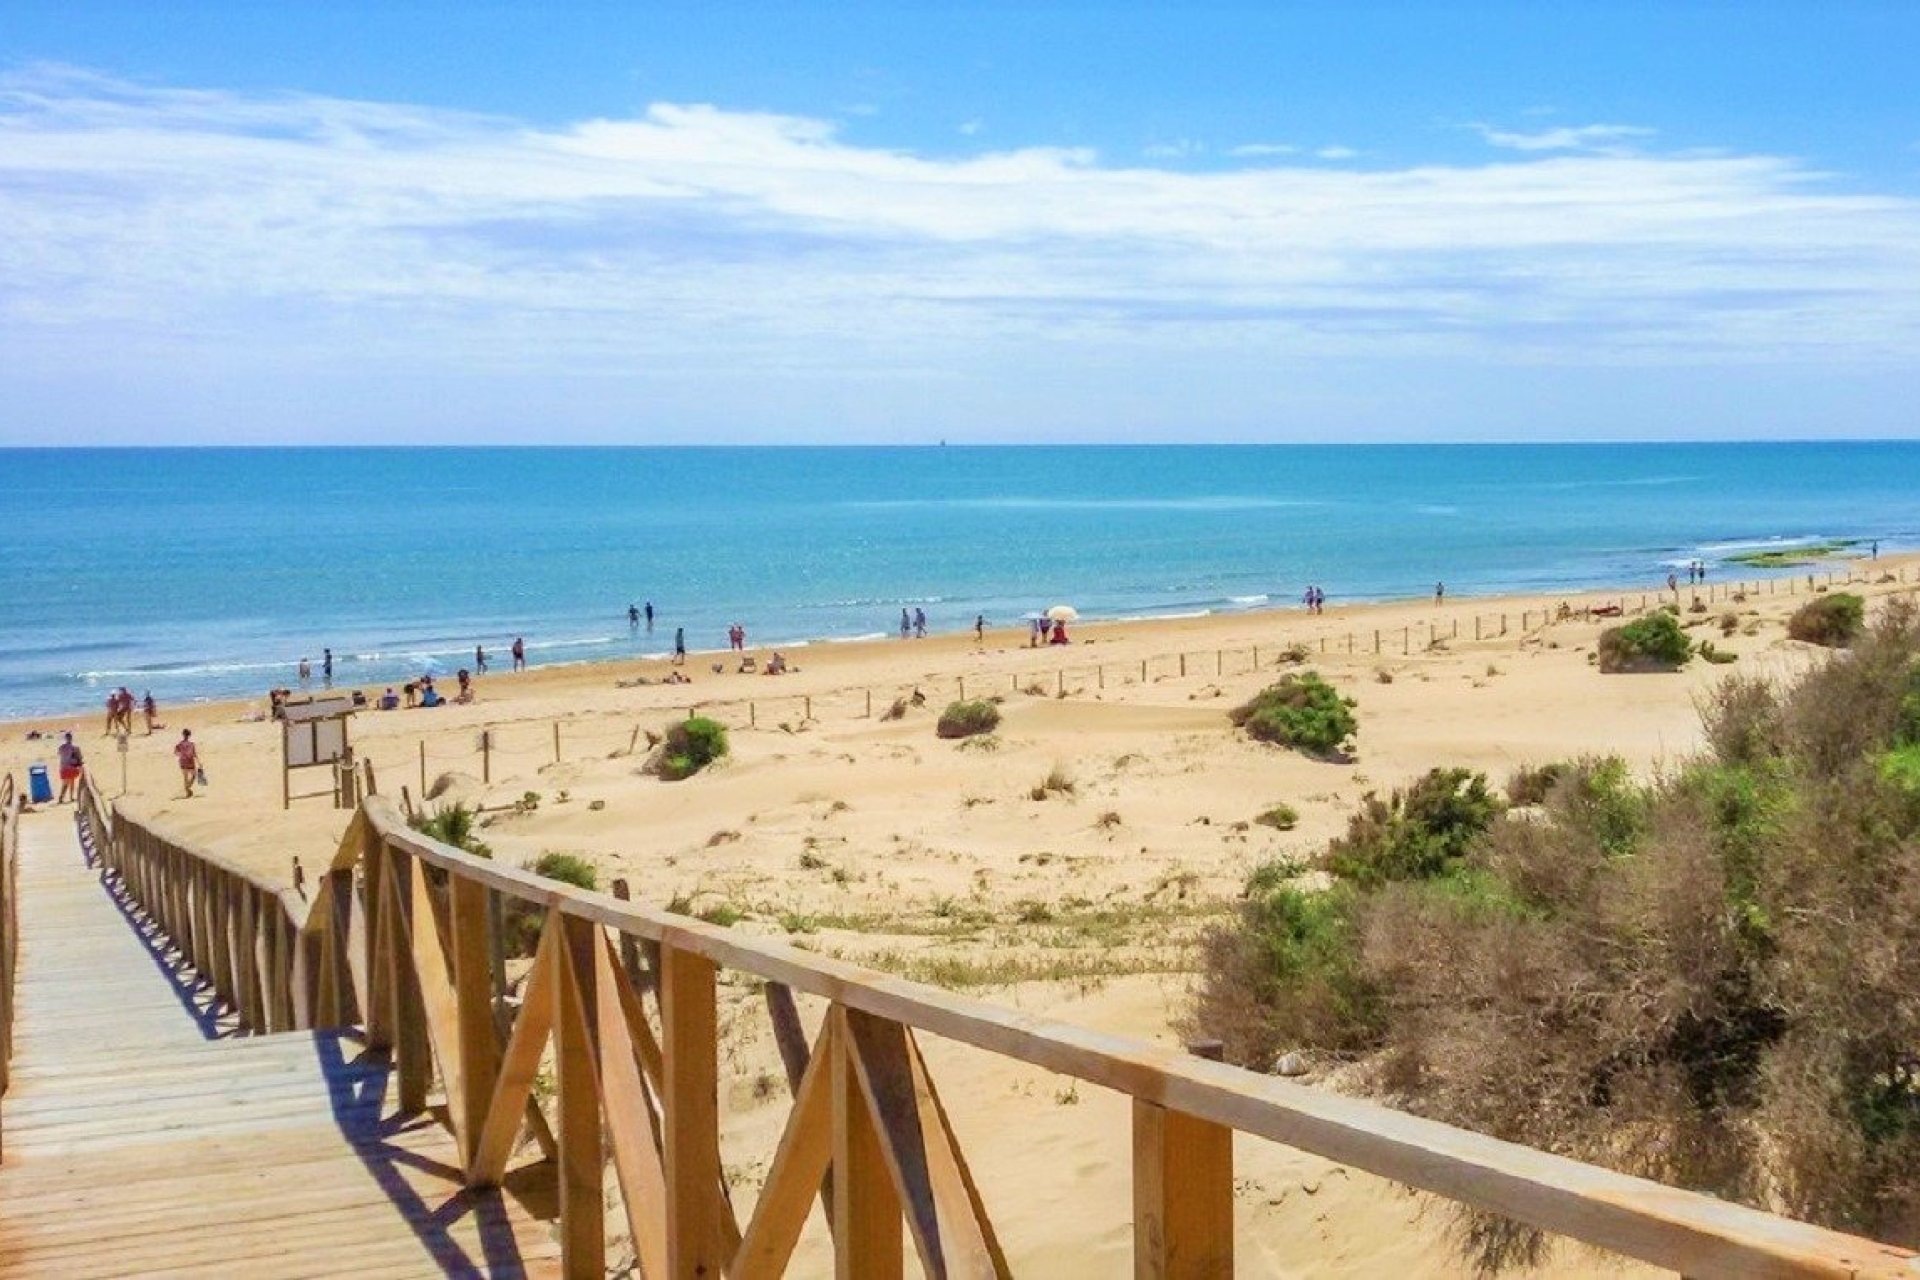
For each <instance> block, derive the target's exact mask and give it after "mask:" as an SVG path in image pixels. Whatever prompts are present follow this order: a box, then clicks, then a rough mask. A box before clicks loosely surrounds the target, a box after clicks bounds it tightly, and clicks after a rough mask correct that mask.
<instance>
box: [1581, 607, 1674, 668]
mask: <svg viewBox="0 0 1920 1280" xmlns="http://www.w3.org/2000/svg"><path fill="white" fill-rule="evenodd" d="M1599 653H1600V669H1601V670H1602V671H1672V670H1674V669H1675V668H1677V667H1683V666H1685V665H1686V662H1687V659H1688V658H1690V657H1692V656H1693V642H1692V641H1691V640H1689V639H1687V633H1686V632H1685V631H1683V630H1681V628H1680V619H1679V618H1677V617H1676V616H1674V615H1673V614H1672V613H1669V612H1668V611H1667V610H1665V609H1659V610H1656V611H1654V612H1653V613H1650V614H1648V615H1647V616H1646V617H1644V618H1635V619H1634V620H1633V621H1632V622H1629V623H1626V624H1625V625H1623V626H1618V627H1608V628H1607V629H1606V630H1605V631H1602V632H1601V633H1600V649H1599Z"/></svg>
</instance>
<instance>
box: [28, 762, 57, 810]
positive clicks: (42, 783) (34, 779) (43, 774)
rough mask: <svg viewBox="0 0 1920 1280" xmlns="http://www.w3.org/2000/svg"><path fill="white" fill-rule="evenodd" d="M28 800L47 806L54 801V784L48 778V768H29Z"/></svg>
mask: <svg viewBox="0 0 1920 1280" xmlns="http://www.w3.org/2000/svg"><path fill="white" fill-rule="evenodd" d="M27 799H28V800H30V801H32V802H33V803H34V804H45V803H47V802H48V801H49V800H51V799H53V783H52V782H51V781H49V780H48V778H47V766H45V765H43V764H34V765H28V766H27Z"/></svg>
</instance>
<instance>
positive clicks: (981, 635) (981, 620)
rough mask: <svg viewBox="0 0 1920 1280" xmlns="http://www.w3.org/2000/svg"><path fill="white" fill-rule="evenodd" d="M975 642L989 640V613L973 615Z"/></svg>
mask: <svg viewBox="0 0 1920 1280" xmlns="http://www.w3.org/2000/svg"><path fill="white" fill-rule="evenodd" d="M973 642H974V643H975V644H985V643H986V642H987V615H986V614H984V613H976V614H974V615H973Z"/></svg>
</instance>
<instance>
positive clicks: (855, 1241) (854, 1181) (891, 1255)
mask: <svg viewBox="0 0 1920 1280" xmlns="http://www.w3.org/2000/svg"><path fill="white" fill-rule="evenodd" d="M827 1016H828V1017H829V1018H832V1019H834V1020H835V1028H834V1030H835V1034H834V1036H833V1273H834V1275H835V1276H836V1277H837V1278H838V1280H895V1278H896V1277H898V1276H900V1275H901V1274H902V1270H903V1263H904V1261H905V1258H904V1256H903V1250H902V1248H901V1227H900V1222H901V1216H900V1215H901V1208H900V1193H899V1192H898V1191H896V1190H895V1189H894V1185H893V1178H892V1176H891V1175H890V1174H889V1173H888V1172H887V1157H886V1152H885V1151H883V1150H882V1149H881V1146H880V1134H879V1132H878V1131H877V1130H876V1129H875V1127H874V1123H873V1115H872V1113H871V1112H869V1111H868V1110H867V1102H866V1099H865V1098H864V1097H863V1096H862V1095H861V1091H860V1081H859V1079H858V1077H857V1071H858V1068H857V1067H856V1066H855V1065H854V1062H853V1056H852V1053H853V1051H852V1048H851V1043H850V1042H851V1040H852V1036H851V1034H850V1033H849V1032H848V1030H847V1014H846V1010H844V1009H842V1008H840V1007H839V1006H838V1005H836V1006H834V1008H833V1009H832V1010H831V1011H830V1012H829V1013H828V1014H827Z"/></svg>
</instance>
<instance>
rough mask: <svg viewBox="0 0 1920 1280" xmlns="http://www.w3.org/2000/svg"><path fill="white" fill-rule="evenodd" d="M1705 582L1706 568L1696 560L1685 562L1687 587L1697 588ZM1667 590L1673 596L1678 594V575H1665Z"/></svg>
mask: <svg viewBox="0 0 1920 1280" xmlns="http://www.w3.org/2000/svg"><path fill="white" fill-rule="evenodd" d="M1706 580H1707V566H1706V565H1705V564H1702V563H1701V562H1700V561H1698V560H1689V561H1687V585H1688V586H1690V587H1692V586H1698V585H1699V584H1700V583H1702V582H1705V581H1706ZM1667 590H1669V591H1671V592H1673V593H1674V594H1675V595H1679V594H1680V577H1679V575H1678V574H1674V573H1669V574H1668V575H1667Z"/></svg>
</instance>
